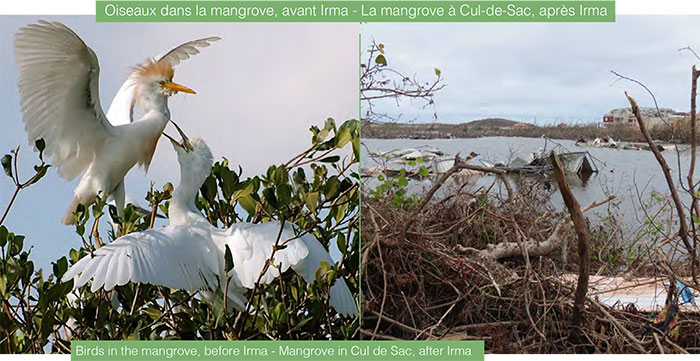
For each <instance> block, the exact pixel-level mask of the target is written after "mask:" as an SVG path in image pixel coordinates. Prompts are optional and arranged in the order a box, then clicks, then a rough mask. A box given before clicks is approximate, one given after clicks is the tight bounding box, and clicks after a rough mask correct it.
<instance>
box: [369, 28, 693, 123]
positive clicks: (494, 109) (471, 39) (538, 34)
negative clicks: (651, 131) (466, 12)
mask: <svg viewBox="0 0 700 361" xmlns="http://www.w3.org/2000/svg"><path fill="white" fill-rule="evenodd" d="M361 32H362V41H363V44H367V42H368V41H370V40H371V39H375V40H376V41H377V42H381V43H384V44H385V45H386V51H387V60H388V62H389V65H390V66H392V67H393V68H395V69H398V70H401V71H403V72H405V73H406V74H407V75H414V74H415V75H417V77H418V78H419V79H423V80H425V81H428V80H432V79H433V78H434V73H433V68H435V67H438V68H440V69H441V71H442V75H443V76H444V77H445V79H446V84H447V87H446V88H445V89H444V90H442V91H441V92H439V93H438V94H437V95H436V97H435V102H436V104H437V111H438V116H439V119H438V121H439V122H448V123H457V122H464V121H470V120H474V119H480V118H487V117H504V118H510V119H513V120H518V121H526V122H530V123H532V122H535V120H536V121H537V123H538V124H544V123H549V122H555V121H556V122H562V121H563V122H569V123H572V122H590V121H600V119H601V118H602V115H603V114H604V113H605V112H607V111H608V110H610V109H612V108H618V107H625V106H628V104H627V103H626V99H625V97H624V95H623V91H624V90H630V91H631V94H632V95H633V96H636V97H637V98H638V100H639V101H640V103H641V104H642V105H645V106H650V105H651V103H650V101H651V99H650V98H649V97H648V96H646V94H645V93H644V92H643V91H642V90H641V89H640V88H639V87H637V86H634V85H631V84H630V83H627V82H617V83H615V79H616V78H615V76H614V75H612V74H611V73H610V70H616V71H618V72H620V73H622V74H625V75H627V76H630V77H633V78H636V79H638V80H641V81H643V82H644V83H646V84H647V86H649V87H650V88H651V89H652V90H653V91H654V92H655V94H656V96H657V97H658V99H659V101H660V105H661V106H663V107H670V108H675V109H677V110H683V111H688V109H689V94H690V68H691V66H692V64H694V63H695V61H696V59H695V58H694V57H693V56H692V55H691V54H690V53H688V52H683V53H681V52H679V51H678V49H679V48H681V47H685V46H693V47H694V48H695V49H697V50H700V16H677V15H671V16H669V15H666V16H662V15H656V16H630V15H628V16H618V17H617V22H616V23H607V24H573V23H570V24H560V23H550V24H513V23H510V24H506V23H501V24H498V23H491V24H488V23H487V24H464V23H455V24H411V25H406V24H391V23H370V24H363V25H362V27H361ZM423 104H424V103H422V102H407V101H404V102H402V103H401V104H400V107H399V108H398V109H396V103H395V102H394V101H385V102H383V103H382V104H380V106H379V108H378V109H377V110H379V111H380V112H381V111H388V112H392V113H393V114H394V115H399V114H401V115H402V116H401V118H400V119H401V120H402V121H411V120H415V121H417V122H431V121H433V119H432V114H433V113H432V109H428V110H423V109H422V107H423Z"/></svg>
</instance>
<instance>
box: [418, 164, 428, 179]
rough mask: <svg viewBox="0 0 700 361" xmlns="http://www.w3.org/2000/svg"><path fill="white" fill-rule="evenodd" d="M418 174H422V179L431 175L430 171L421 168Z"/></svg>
mask: <svg viewBox="0 0 700 361" xmlns="http://www.w3.org/2000/svg"><path fill="white" fill-rule="evenodd" d="M418 174H420V176H421V177H427V176H429V175H430V171H429V170H428V168H426V167H424V166H421V167H420V169H419V170H418Z"/></svg>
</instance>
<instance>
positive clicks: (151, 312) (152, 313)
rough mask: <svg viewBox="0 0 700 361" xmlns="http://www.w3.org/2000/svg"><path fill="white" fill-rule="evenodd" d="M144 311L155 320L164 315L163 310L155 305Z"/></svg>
mask: <svg viewBox="0 0 700 361" xmlns="http://www.w3.org/2000/svg"><path fill="white" fill-rule="evenodd" d="M143 312H144V313H145V314H147V315H148V317H150V318H151V319H153V320H154V321H155V320H157V319H159V318H160V316H162V315H163V312H161V311H160V310H159V309H157V308H156V307H155V306H151V307H149V308H147V309H145V310H143Z"/></svg>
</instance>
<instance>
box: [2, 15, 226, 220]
mask: <svg viewBox="0 0 700 361" xmlns="http://www.w3.org/2000/svg"><path fill="white" fill-rule="evenodd" d="M215 40H218V38H205V39H200V40H195V41H192V42H188V43H185V44H182V45H180V46H178V47H176V48H174V49H173V50H171V51H169V52H167V53H166V54H165V55H163V56H161V57H159V58H157V59H149V60H147V61H146V62H144V63H143V64H140V65H138V66H136V67H134V68H133V70H132V72H131V74H130V75H129V77H128V79H127V81H126V82H125V83H124V85H123V86H122V87H121V89H120V91H119V92H118V93H117V96H116V97H115V99H114V101H113V102H112V107H111V108H110V111H109V113H108V115H105V113H104V112H103V110H102V106H101V105H100V95H99V75H100V67H99V64H98V61H97V56H96V55H95V53H94V52H93V51H92V49H90V48H89V47H88V46H87V45H86V44H85V42H83V40H82V39H80V37H79V36H78V35H77V34H76V33H74V32H73V31H72V30H71V29H69V28H68V27H66V26H65V25H63V24H61V23H59V22H47V21H40V22H39V23H38V24H31V25H28V26H26V27H24V28H21V29H20V30H19V32H18V33H17V34H16V36H15V44H14V45H15V60H16V64H17V68H18V70H19V81H18V84H19V93H20V105H21V108H22V112H23V114H24V115H23V121H24V124H25V129H26V131H27V133H28V135H29V142H30V144H33V143H34V141H35V140H37V139H39V138H43V139H44V140H45V142H46V150H45V153H44V154H46V155H48V156H50V157H52V163H53V164H54V166H57V167H58V174H59V175H60V176H61V177H62V178H64V179H66V180H72V179H74V178H76V177H77V176H78V175H80V174H81V173H82V174H83V176H82V178H81V179H80V182H79V183H78V186H77V187H76V189H75V191H74V197H73V201H72V202H71V204H70V206H69V208H68V210H67V212H66V214H65V216H64V217H63V223H65V224H71V223H74V218H73V212H74V211H75V210H76V207H77V206H78V204H81V203H82V204H84V205H86V206H89V205H91V204H92V203H93V202H94V201H95V199H96V197H97V196H98V195H99V196H101V197H106V196H110V197H112V198H113V199H114V201H115V203H116V205H117V211H118V212H120V213H121V212H122V210H123V207H124V199H125V192H124V183H123V182H124V177H125V175H126V174H127V173H128V172H129V170H130V169H131V168H133V166H134V165H136V164H137V163H138V164H139V165H141V166H142V167H143V168H144V169H146V170H148V166H149V165H150V163H151V159H152V158H153V153H154V152H155V149H156V144H157V142H158V139H159V138H160V135H161V134H162V133H163V130H164V129H165V126H166V125H167V123H168V122H169V121H170V110H169V109H168V97H170V96H171V95H173V94H175V93H178V92H184V93H190V94H194V93H195V92H194V91H193V90H192V89H190V88H188V87H185V86H183V85H180V84H177V83H175V82H173V76H174V69H173V67H174V66H175V65H177V64H178V63H179V62H180V61H181V60H184V59H187V58H189V56H190V55H193V54H196V53H198V52H199V51H198V50H197V48H200V47H204V46H208V45H209V43H210V42H212V41H215ZM136 106H138V107H139V108H140V109H141V110H143V117H141V119H139V120H137V121H134V119H133V114H134V107H136Z"/></svg>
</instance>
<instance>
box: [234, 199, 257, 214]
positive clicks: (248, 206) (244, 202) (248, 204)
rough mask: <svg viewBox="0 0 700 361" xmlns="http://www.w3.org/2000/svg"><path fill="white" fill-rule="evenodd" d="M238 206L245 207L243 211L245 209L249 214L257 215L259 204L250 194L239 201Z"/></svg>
mask: <svg viewBox="0 0 700 361" xmlns="http://www.w3.org/2000/svg"><path fill="white" fill-rule="evenodd" d="M238 204H240V205H241V207H243V209H245V210H246V212H248V214H251V215H252V214H254V213H255V207H256V206H257V204H258V202H257V201H256V200H255V199H253V197H252V195H250V194H248V195H245V196H243V197H241V198H240V199H239V200H238Z"/></svg>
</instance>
